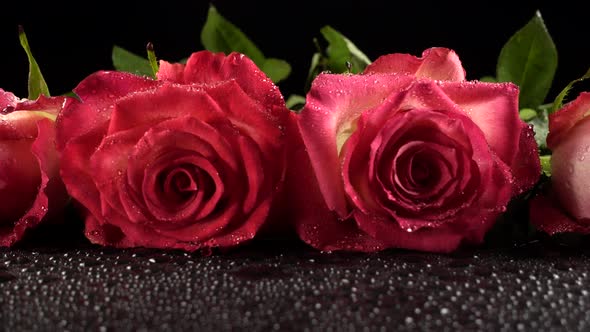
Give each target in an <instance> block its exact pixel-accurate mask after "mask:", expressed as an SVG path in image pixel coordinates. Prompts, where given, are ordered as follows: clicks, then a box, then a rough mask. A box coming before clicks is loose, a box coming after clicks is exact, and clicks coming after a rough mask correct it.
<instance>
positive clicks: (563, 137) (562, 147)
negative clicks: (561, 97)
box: [530, 92, 590, 234]
mask: <svg viewBox="0 0 590 332" xmlns="http://www.w3.org/2000/svg"><path fill="white" fill-rule="evenodd" d="M589 111H590V92H583V93H581V94H580V95H579V96H578V98H576V99H575V100H574V101H572V102H569V103H567V104H566V105H564V106H563V108H561V109H560V110H558V111H557V112H555V113H552V114H551V115H549V135H547V147H548V148H549V149H551V151H552V155H551V183H550V185H549V186H547V187H546V189H545V191H544V192H543V193H542V194H540V195H538V196H537V197H535V198H534V199H533V200H532V201H531V205H530V219H531V222H532V223H533V225H535V226H536V227H537V228H539V229H540V230H542V231H544V232H546V233H549V234H556V233H564V232H571V233H581V234H588V233H590V205H589V204H588V202H589V200H590V186H589V185H590V167H589V164H588V163H589V162H590V118H589V117H588V116H587V115H588V112H589Z"/></svg>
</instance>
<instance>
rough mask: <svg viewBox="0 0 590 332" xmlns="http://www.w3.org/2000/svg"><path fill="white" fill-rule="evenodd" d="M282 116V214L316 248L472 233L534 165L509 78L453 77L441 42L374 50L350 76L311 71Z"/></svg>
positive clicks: (457, 240) (448, 242) (421, 241)
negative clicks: (285, 198) (285, 200)
mask: <svg viewBox="0 0 590 332" xmlns="http://www.w3.org/2000/svg"><path fill="white" fill-rule="evenodd" d="M293 117H294V118H295V119H294V122H296V124H297V125H296V126H292V127H291V128H290V130H291V131H292V132H293V133H295V134H292V135H289V139H290V146H291V147H292V148H291V149H290V158H291V159H290V161H289V165H290V166H291V167H290V168H289V169H288V174H287V181H288V185H287V188H288V189H287V190H288V191H289V193H290V195H291V197H292V198H291V206H290V209H289V210H288V214H289V215H290V217H291V218H292V219H293V222H294V223H295V225H296V228H297V232H298V234H299V236H300V237H301V239H303V240H304V241H305V242H307V243H308V244H310V245H312V246H314V247H316V248H318V249H321V250H327V251H331V250H352V251H376V250H381V249H384V248H390V247H397V248H407V249H417V250H426V251H442V252H448V251H452V250H454V249H456V248H457V247H458V246H459V245H460V244H461V243H463V242H467V243H480V242H481V241H482V240H483V236H484V235H485V233H486V232H487V231H488V230H489V229H490V227H491V226H492V225H493V224H494V222H495V219H496V217H497V216H498V215H499V214H500V213H502V211H503V210H504V209H505V208H506V205H507V203H508V201H509V200H510V198H511V197H513V196H515V195H517V194H519V193H521V192H523V191H524V190H527V189H528V188H530V187H532V186H533V184H534V183H536V181H537V180H538V177H539V175H540V165H539V158H538V151H537V146H536V144H535V141H534V135H533V131H532V129H531V128H530V127H529V126H527V125H526V124H525V123H524V122H523V121H521V120H520V119H519V117H518V88H517V87H516V86H515V85H513V84H510V83H503V84H492V83H480V82H467V81H465V71H464V70H463V68H462V66H461V63H460V61H459V58H458V57H457V55H456V54H455V53H454V52H453V51H451V50H448V49H444V48H432V49H429V50H426V51H425V52H424V53H423V55H422V57H421V58H417V57H414V56H411V55H407V54H391V55H386V56H383V57H381V58H379V59H377V60H376V61H375V62H374V63H373V64H372V65H370V66H369V67H368V68H367V69H366V70H365V72H364V73H363V74H362V75H332V74H320V75H319V76H318V77H317V78H316V79H315V81H314V82H313V84H312V88H311V90H310V91H309V93H308V95H307V100H306V105H305V107H304V109H303V110H302V112H301V113H300V114H298V115H296V116H293ZM298 132H300V135H297V133H298Z"/></svg>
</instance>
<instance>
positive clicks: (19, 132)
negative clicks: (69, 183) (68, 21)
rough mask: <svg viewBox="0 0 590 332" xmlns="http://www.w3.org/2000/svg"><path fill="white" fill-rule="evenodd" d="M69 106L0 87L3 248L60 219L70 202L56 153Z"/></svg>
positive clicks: (0, 237) (0, 233)
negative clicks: (61, 117) (59, 123)
mask: <svg viewBox="0 0 590 332" xmlns="http://www.w3.org/2000/svg"><path fill="white" fill-rule="evenodd" d="M65 102H66V98H64V97H52V98H48V97H45V96H41V97H39V98H38V99H37V100H35V101H33V100H26V99H19V98H17V97H16V96H15V95H14V94H12V93H10V92H7V91H4V90H2V89H0V246H12V245H13V244H15V243H16V242H18V241H19V240H20V239H21V238H22V237H23V236H24V235H25V233H26V232H27V231H28V230H29V229H33V228H35V227H37V226H38V225H39V224H40V223H42V222H45V221H47V220H48V219H51V217H56V216H58V215H59V214H60V212H61V211H62V209H63V207H64V206H65V203H66V202H67V194H66V192H65V189H64V187H63V183H62V182H61V179H60V178H59V158H58V154H57V151H56V149H55V118H56V116H57V114H58V112H59V111H60V110H61V108H62V107H63V105H64V103H65Z"/></svg>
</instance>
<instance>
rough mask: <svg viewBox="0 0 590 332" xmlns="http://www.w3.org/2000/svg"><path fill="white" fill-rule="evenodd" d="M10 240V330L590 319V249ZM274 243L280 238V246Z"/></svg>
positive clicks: (489, 325)
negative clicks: (324, 249) (14, 243)
mask: <svg viewBox="0 0 590 332" xmlns="http://www.w3.org/2000/svg"><path fill="white" fill-rule="evenodd" d="M280 247H282V246H279V245H278V243H262V244H259V245H253V246H250V247H243V248H240V249H239V250H231V251H228V252H221V253H219V252H216V253H214V254H213V255H211V256H203V255H202V254H200V253H193V254H189V253H183V252H178V251H159V250H147V249H135V250H115V249H108V248H97V247H87V248H81V249H56V248H54V249H38V250H37V249H11V250H7V249H1V250H0V307H1V308H2V310H0V322H2V325H3V326H4V327H5V328H6V329H8V330H31V329H36V330H38V329H50V330H56V329H60V330H69V331H82V330H99V331H109V330H142V329H171V330H186V329H203V330H231V329H233V328H236V327H239V328H242V329H248V330H282V329H292V328H297V329H310V330H326V331H328V330H332V331H337V330H352V329H358V330H362V329H367V328H368V329H369V330H385V329H389V328H391V327H396V330H411V329H420V330H441V329H443V330H455V329H462V330H464V329H467V330H475V329H478V330H552V329H565V328H568V329H574V330H583V329H588V328H590V317H589V316H588V315H587V307H588V304H589V303H590V298H589V295H590V294H589V292H588V290H587V289H586V287H585V285H587V284H588V282H590V280H589V279H590V278H589V275H588V272H589V270H590V265H589V264H588V260H587V255H588V254H589V253H587V252H584V251H583V250H582V252H577V253H572V252H565V253H564V252H560V251H552V250H550V249H547V248H543V247H534V246H533V247H530V248H526V247H525V248H520V249H512V250H500V251H498V250H494V251H479V252H464V253H459V254H454V255H435V254H421V253H414V252H408V251H394V250H390V251H385V252H382V253H378V254H351V253H332V254H326V253H320V252H317V251H313V250H311V249H308V248H306V247H298V246H296V245H290V246H288V248H289V249H279V248H280ZM269 248H274V249H272V250H270V249H269Z"/></svg>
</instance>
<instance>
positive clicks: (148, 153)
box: [58, 51, 289, 251]
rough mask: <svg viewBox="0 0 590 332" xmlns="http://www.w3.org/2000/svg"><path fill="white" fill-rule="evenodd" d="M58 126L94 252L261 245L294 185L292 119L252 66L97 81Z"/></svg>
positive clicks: (229, 61)
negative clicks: (288, 145) (288, 140)
mask: <svg viewBox="0 0 590 332" xmlns="http://www.w3.org/2000/svg"><path fill="white" fill-rule="evenodd" d="M74 91H75V92H76V94H77V95H78V96H79V97H80V101H75V102H72V103H70V104H68V105H67V106H66V107H65V108H64V111H63V112H62V113H61V114H60V116H59V118H58V148H59V149H60V151H61V152H62V167H61V174H62V177H63V180H64V183H65V184H66V186H67V189H68V191H69V193H70V194H71V195H72V197H73V198H75V199H76V200H77V201H78V202H79V203H80V204H81V205H82V206H83V207H84V216H85V234H86V237H87V238H88V239H90V241H91V242H93V243H96V244H100V245H108V246H114V247H119V248H126V247H138V246H144V247H152V248H177V249H184V250H189V251H193V250H197V249H199V248H210V247H230V246H234V245H238V244H240V243H243V242H245V241H247V240H250V239H252V238H253V237H254V236H255V235H256V234H257V232H258V230H259V229H260V228H261V227H262V226H263V224H265V223H266V221H267V219H268V215H269V213H270V207H271V204H272V202H273V199H274V198H275V196H276V193H277V192H278V191H279V190H280V189H281V188H282V185H283V180H284V175H285V161H286V155H285V149H284V141H285V138H284V136H285V135H284V132H283V131H284V129H283V128H284V126H285V125H286V121H287V119H288V115H289V111H288V110H287V108H286V106H285V102H284V100H283V97H282V95H281V93H280V91H279V90H278V88H277V87H276V86H275V85H274V84H273V83H272V82H271V81H270V79H268V77H266V75H265V74H264V73H263V72H262V71H261V70H260V69H259V68H257V67H256V65H255V64H254V63H253V62H252V61H251V60H250V59H248V58H247V57H245V56H244V55H241V54H237V53H232V54H230V55H228V56H225V55H224V54H222V53H218V54H214V53H211V52H208V51H202V52H197V53H194V54H192V55H191V57H190V58H189V59H188V62H187V64H186V65H182V64H170V63H167V62H165V61H162V62H161V63H160V71H159V72H158V79H157V80H153V79H150V78H147V77H141V76H137V75H133V74H129V73H122V72H105V71H102V72H97V73H94V74H92V75H90V76H89V77H87V78H86V79H84V80H83V81H82V82H81V83H80V84H79V85H78V87H76V88H75V89H74Z"/></svg>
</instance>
